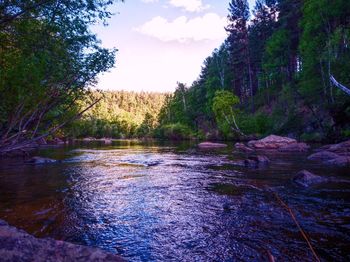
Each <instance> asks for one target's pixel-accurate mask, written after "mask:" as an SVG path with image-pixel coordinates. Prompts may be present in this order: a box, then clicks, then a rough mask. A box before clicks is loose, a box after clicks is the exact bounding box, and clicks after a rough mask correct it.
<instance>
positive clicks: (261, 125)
mask: <svg viewBox="0 0 350 262" xmlns="http://www.w3.org/2000/svg"><path fill="white" fill-rule="evenodd" d="M238 125H239V126H240V128H241V130H242V131H243V133H245V134H247V135H249V134H259V135H264V134H267V133H270V132H271V129H272V119H271V118H270V117H269V116H268V115H266V114H263V113H257V114H255V115H241V116H240V118H239V124H238Z"/></svg>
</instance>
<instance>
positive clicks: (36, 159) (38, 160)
mask: <svg viewBox="0 0 350 262" xmlns="http://www.w3.org/2000/svg"><path fill="white" fill-rule="evenodd" d="M25 162H26V163H27V164H34V165H42V164H52V163H56V162H58V161H57V160H55V159H51V158H46V157H40V156H34V157H32V158H30V159H29V160H27V161H25Z"/></svg>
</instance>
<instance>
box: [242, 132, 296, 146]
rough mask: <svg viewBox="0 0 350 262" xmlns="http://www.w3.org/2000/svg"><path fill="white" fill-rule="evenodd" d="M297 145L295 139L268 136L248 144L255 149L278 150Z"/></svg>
mask: <svg viewBox="0 0 350 262" xmlns="http://www.w3.org/2000/svg"><path fill="white" fill-rule="evenodd" d="M296 143H298V142H297V141H296V140H295V139H292V138H289V137H282V136H276V135H270V136H268V137H265V138H263V139H260V140H252V141H249V142H248V146H249V147H252V148H255V149H279V148H281V147H283V146H286V145H289V144H296Z"/></svg>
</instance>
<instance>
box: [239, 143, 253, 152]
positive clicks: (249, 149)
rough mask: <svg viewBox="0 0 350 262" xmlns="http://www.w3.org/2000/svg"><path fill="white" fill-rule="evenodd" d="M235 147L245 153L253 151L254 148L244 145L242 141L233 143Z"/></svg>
mask: <svg viewBox="0 0 350 262" xmlns="http://www.w3.org/2000/svg"><path fill="white" fill-rule="evenodd" d="M235 148H236V149H238V150H239V151H242V152H245V153H250V152H254V149H252V148H250V147H248V146H246V145H245V144H243V143H236V144H235Z"/></svg>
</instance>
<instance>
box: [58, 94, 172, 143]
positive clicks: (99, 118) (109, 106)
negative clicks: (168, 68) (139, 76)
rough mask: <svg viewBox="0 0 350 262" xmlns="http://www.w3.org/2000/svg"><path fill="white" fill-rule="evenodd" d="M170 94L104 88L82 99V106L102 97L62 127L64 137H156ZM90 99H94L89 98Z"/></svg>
mask: <svg viewBox="0 0 350 262" xmlns="http://www.w3.org/2000/svg"><path fill="white" fill-rule="evenodd" d="M169 96H170V94H167V93H156V92H132V91H103V92H97V91H95V92H93V93H92V98H88V99H87V98H85V99H84V100H82V101H81V103H83V104H84V106H83V107H86V106H87V105H89V104H91V102H92V101H95V100H99V99H101V100H100V101H99V103H97V104H96V105H95V106H94V107H92V108H91V109H90V110H89V111H87V112H85V113H84V114H83V116H82V117H81V118H80V119H77V120H75V121H73V122H71V123H70V124H68V125H66V127H65V128H64V129H63V130H62V132H63V133H62V135H63V136H68V137H74V138H84V137H95V138H103V137H108V138H135V137H153V136H154V130H155V129H156V128H157V126H158V114H159V112H160V110H161V108H162V106H163V105H164V103H165V100H166V99H167V97H169ZM90 100H91V101H90Z"/></svg>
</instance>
